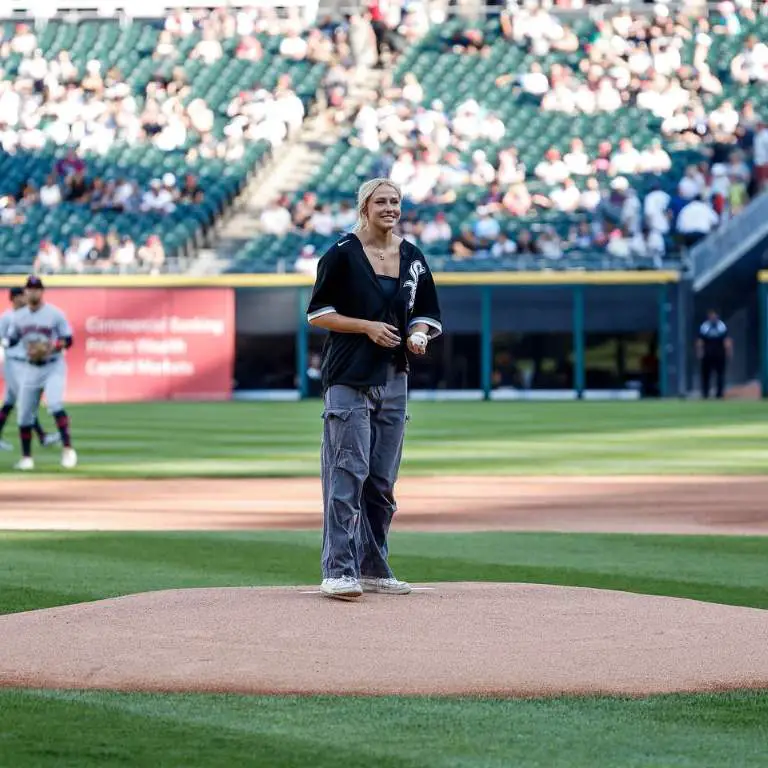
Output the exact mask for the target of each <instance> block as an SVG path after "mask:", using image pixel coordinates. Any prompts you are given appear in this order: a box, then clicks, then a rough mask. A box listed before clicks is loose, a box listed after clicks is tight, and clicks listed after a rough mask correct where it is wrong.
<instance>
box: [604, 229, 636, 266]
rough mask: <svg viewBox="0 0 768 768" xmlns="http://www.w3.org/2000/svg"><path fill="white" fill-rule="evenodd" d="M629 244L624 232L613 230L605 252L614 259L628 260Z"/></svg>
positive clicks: (629, 253) (630, 252) (630, 251)
mask: <svg viewBox="0 0 768 768" xmlns="http://www.w3.org/2000/svg"><path fill="white" fill-rule="evenodd" d="M630 242H631V241H630V238H629V235H628V234H627V233H626V232H624V231H622V230H620V229H615V230H614V231H613V232H611V234H610V235H609V237H608V245H607V246H606V247H605V250H606V251H607V252H608V253H609V254H610V255H611V256H613V257H614V258H617V259H629V258H630V257H631V256H632V250H631V247H630Z"/></svg>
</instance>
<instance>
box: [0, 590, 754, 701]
mask: <svg viewBox="0 0 768 768" xmlns="http://www.w3.org/2000/svg"><path fill="white" fill-rule="evenodd" d="M430 587H431V588H429V589H424V590H423V591H417V592H414V593H413V594H411V595H409V596H407V597H391V596H383V595H366V596H365V597H364V598H363V599H362V600H360V601H358V602H356V603H345V602H339V601H333V600H329V599H327V598H325V597H322V596H321V595H319V594H317V593H316V592H312V591H310V590H312V589H313V588H295V587H275V588H266V589H264V588H259V589H256V588H253V589H250V588H235V589H190V590H171V591H164V592H151V593H144V594H140V595H129V596H127V597H120V598H116V599H113V600H102V601H98V602H94V603H85V604H80V605H72V606H66V607H62V608H51V609H47V610H41V611H31V612H28V613H20V614H14V615H10V616H3V617H0V637H2V644H0V685H3V686H28V687H38V686H40V687H46V688H64V687H66V688H70V687H71V688H114V689H120V690H141V691H232V692H241V693H246V692H247V693H307V694H309V693H312V694H319V693H338V694H495V695H503V696H513V695H518V696H526V695H554V694H560V693H578V694H584V693H620V694H645V693H661V692H670V691H705V690H726V689H731V688H747V687H765V688H768V654H766V653H765V649H766V647H768V611H761V610H757V609H751V608H735V607H732V606H724V605H715V604H711V603H700V602H695V601H692V600H680V599H674V598H665V597H649V596H645V595H635V594H629V593H625V592H611V591H606V590H596V589H581V588H572V587H551V586H540V585H533V584H482V583H472V584H461V583H454V584H434V585H430Z"/></svg>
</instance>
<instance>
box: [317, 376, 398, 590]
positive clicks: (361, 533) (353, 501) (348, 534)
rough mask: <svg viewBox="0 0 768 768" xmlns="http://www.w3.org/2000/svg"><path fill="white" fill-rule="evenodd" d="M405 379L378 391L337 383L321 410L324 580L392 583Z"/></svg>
mask: <svg viewBox="0 0 768 768" xmlns="http://www.w3.org/2000/svg"><path fill="white" fill-rule="evenodd" d="M407 382H408V377H407V374H405V373H396V372H395V370H394V368H391V369H390V371H389V375H388V377H387V383H386V385H384V386H381V387H370V388H369V389H367V390H362V391H361V390H358V389H354V388H352V387H347V386H343V385H334V386H331V387H329V388H328V390H327V391H326V393H325V410H324V412H323V420H324V426H323V441H322V462H321V465H322V478H323V507H324V520H323V557H322V569H323V578H326V579H327V578H330V579H334V578H338V577H340V576H353V577H354V578H359V577H360V576H369V577H372V578H390V577H391V576H392V571H391V570H390V567H389V563H388V562H387V554H388V550H387V534H388V533H389V526H390V523H391V522H392V517H393V515H394V514H395V510H396V506H395V497H394V487H395V480H396V479H397V472H398V469H399V468H400V458H401V456H402V452H403V436H404V434H405V421H406V403H407V391H408V383H407Z"/></svg>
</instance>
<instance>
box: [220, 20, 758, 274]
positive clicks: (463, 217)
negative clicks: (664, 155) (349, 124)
mask: <svg viewBox="0 0 768 768" xmlns="http://www.w3.org/2000/svg"><path fill="white" fill-rule="evenodd" d="M465 27H466V22H464V21H463V20H461V19H451V20H449V21H447V22H446V23H444V24H443V25H440V26H437V27H434V28H432V30H431V31H430V32H429V33H428V35H427V36H426V37H425V38H424V39H423V40H422V41H421V42H420V43H418V44H417V45H415V46H413V47H411V48H410V49H409V50H407V51H406V52H405V54H404V55H403V56H402V57H401V59H400V61H399V64H398V66H397V71H396V80H397V81H398V82H402V78H403V75H404V74H405V73H407V72H413V73H414V74H415V75H416V77H417V78H418V80H419V83H420V84H421V85H422V87H423V89H424V100H423V101H424V103H425V104H430V103H431V102H432V101H433V100H435V99H439V100H440V101H442V102H443V105H444V107H445V110H446V111H447V112H448V113H452V112H453V110H454V109H455V108H456V106H458V105H459V104H460V103H461V102H463V101H465V100H467V99H469V98H473V99H475V100H476V101H478V102H479V103H480V104H481V105H482V106H483V107H485V108H488V109H490V110H493V111H495V112H496V113H498V115H499V116H500V117H501V119H502V120H503V121H504V123H505V125H506V128H507V132H506V136H505V138H504V139H503V140H502V142H501V143H499V144H494V143H491V142H476V143H474V144H472V146H471V147H470V148H469V150H468V151H467V152H466V153H464V155H463V158H462V159H463V160H464V161H469V158H470V156H471V154H472V152H473V151H475V150H477V149H482V150H485V152H486V154H487V156H488V159H489V160H490V161H491V162H495V161H496V159H497V156H498V151H499V150H500V149H501V148H503V147H505V146H508V145H509V144H510V143H514V144H515V145H516V146H517V148H518V151H519V157H520V159H521V161H522V162H523V163H525V165H526V167H527V169H528V174H529V178H528V180H527V186H528V189H529V191H530V193H531V194H535V193H537V192H545V191H546V190H545V186H544V185H543V184H542V183H541V182H540V181H538V180H536V179H535V178H531V171H532V169H533V168H534V167H535V166H536V164H537V163H538V162H539V161H540V160H541V159H542V157H543V155H544V152H545V151H546V150H547V149H548V148H549V147H556V148H558V149H560V150H561V151H564V150H566V149H567V146H568V142H569V141H570V140H571V139H572V138H574V137H580V138H582V139H583V141H584V144H585V149H586V151H587V153H588V154H589V155H590V156H593V157H594V156H595V154H596V150H597V145H598V143H599V142H600V141H602V140H606V139H607V140H611V141H613V142H615V141H616V140H617V139H619V138H621V137H627V138H629V139H631V140H632V142H633V144H634V146H635V147H636V148H638V149H640V150H642V149H644V148H645V147H647V146H648V145H649V144H650V142H651V141H652V140H653V139H655V138H659V136H660V126H661V120H660V119H659V118H657V117H655V116H654V115H653V114H652V113H650V112H648V111H646V110H643V109H640V108H637V107H625V108H622V109H620V110H618V111H617V112H615V113H612V114H609V113H597V114H594V115H585V114H579V115H576V116H572V115H568V114H565V113H558V112H546V113H545V112H543V111H541V110H540V108H539V106H538V102H537V101H536V100H535V99H533V98H531V97H529V96H527V95H526V94H524V93H523V94H513V93H512V92H511V90H510V89H508V88H499V87H497V86H496V84H495V80H496V78H497V77H499V76H500V75H504V74H507V73H510V72H512V73H523V72H526V71H528V70H529V68H530V65H531V64H532V63H533V62H534V61H537V62H539V63H540V64H542V66H543V67H544V69H545V70H546V69H548V67H549V66H550V65H551V64H553V63H555V62H558V63H567V64H568V65H569V66H571V67H572V68H574V69H576V68H577V67H578V64H579V60H580V59H581V57H582V56H583V55H584V54H583V48H584V46H585V44H587V43H588V42H589V41H590V39H591V38H592V37H593V36H594V34H595V33H596V27H595V26H594V24H593V22H592V21H590V20H589V19H586V18H583V19H577V20H575V21H574V22H573V25H572V28H573V30H574V32H575V33H576V34H577V35H578V37H579V41H580V50H579V51H577V52H575V53H569V54H566V53H554V52H553V53H550V54H548V55H546V56H544V57H535V56H534V55H532V54H529V53H527V52H526V50H525V49H524V48H523V47H521V46H517V45H515V44H512V43H510V42H508V41H506V40H505V39H504V38H503V37H502V35H501V32H500V27H499V22H498V19H497V18H489V19H487V20H486V21H485V22H484V29H483V31H484V35H485V40H486V42H487V43H488V45H489V46H490V49H491V51H490V55H488V56H477V55H475V56H470V55H464V54H456V53H454V52H453V51H451V50H450V45H449V43H448V41H449V40H450V38H451V36H452V35H453V34H454V33H455V32H458V31H460V30H461V29H462V28H465ZM749 34H757V35H758V36H759V37H760V38H761V39H763V40H765V39H768V17H766V16H762V17H758V18H757V19H756V21H755V22H754V23H751V22H746V21H745V22H744V23H743V28H742V32H741V34H740V35H734V36H730V37H729V36H722V35H714V36H713V45H712V49H711V53H710V57H709V61H710V65H711V67H712V69H713V71H714V72H715V74H717V75H718V76H719V78H720V79H721V81H722V82H723V86H724V92H723V94H722V95H720V96H712V95H705V96H704V97H703V102H704V105H705V107H706V108H707V109H712V108H714V107H716V106H717V105H718V104H720V103H722V101H724V100H726V99H730V100H731V101H732V102H733V103H734V104H735V105H736V107H737V108H739V107H740V106H741V105H742V104H743V103H744V101H745V100H747V99H751V100H752V101H753V102H754V105H755V110H756V112H757V113H758V114H760V113H761V110H762V113H763V114H765V110H766V108H768V90H767V89H766V88H765V86H764V85H760V84H753V85H741V84H739V83H735V82H733V81H732V80H731V79H730V76H729V73H728V65H729V63H730V61H731V60H732V58H733V57H734V56H735V55H736V53H738V52H739V50H741V48H742V46H743V41H744V39H745V37H746V36H747V35H749ZM693 47H694V44H693V41H687V42H686V43H685V45H684V48H683V53H682V55H683V63H684V64H691V63H692V57H693ZM665 148H666V149H667V151H668V152H669V154H670V157H671V159H672V168H671V170H670V172H669V173H667V174H665V175H664V176H662V177H657V176H655V175H636V176H633V175H629V176H627V179H628V181H629V183H630V185H631V186H632V187H633V188H634V189H636V190H637V191H638V194H639V195H640V196H641V197H642V195H643V194H644V193H645V192H646V191H647V190H648V189H649V187H650V185H651V184H652V183H654V182H657V181H659V182H660V183H661V185H662V187H663V188H665V189H666V190H667V191H671V190H673V189H674V188H675V187H676V185H677V182H678V181H679V179H680V177H681V176H682V175H683V169H684V168H685V166H687V165H688V164H690V163H691V162H697V161H700V160H702V159H705V157H706V155H705V154H704V153H703V152H702V151H701V150H699V149H691V148H681V147H679V146H665ZM374 160H375V158H374V155H373V154H372V153H370V152H368V151H367V150H365V149H363V148H361V147H359V146H353V145H352V144H350V143H349V142H348V141H346V140H344V141H341V142H339V143H338V144H337V145H336V146H335V147H333V149H332V150H331V151H329V152H328V153H327V154H326V156H325V158H324V162H323V164H322V165H321V167H320V168H319V169H318V171H317V173H316V174H315V176H314V177H313V179H312V180H311V181H310V183H309V184H308V185H307V187H306V189H309V190H312V191H313V192H315V193H317V195H318V197H319V199H320V200H321V201H337V200H340V199H346V200H354V196H355V193H356V189H357V187H358V185H359V183H360V182H361V181H362V180H363V179H364V178H366V177H369V176H370V174H371V169H372V166H373V165H374ZM574 180H575V181H576V183H577V185H578V186H581V185H582V184H583V181H584V179H580V178H579V177H577V178H575V179H574ZM601 181H603V182H605V181H606V179H605V178H604V177H603V178H602V179H601ZM304 191H305V190H299V191H298V192H297V194H296V199H298V197H299V196H300V195H301V194H302V193H303V192H304ZM481 196H482V190H479V189H478V188H472V189H466V190H462V191H461V192H460V194H459V200H458V201H457V202H456V203H453V204H451V205H449V206H445V207H443V210H444V211H445V214H446V217H447V220H448V222H449V223H450V224H451V227H452V229H453V231H454V233H456V232H458V231H459V230H461V229H462V228H464V227H465V226H466V225H467V224H468V223H469V221H470V219H471V217H472V215H473V213H474V211H475V206H476V203H477V201H478V199H479V198H480V197H481ZM433 212H434V211H433V210H432V209H430V207H429V206H419V215H420V216H424V218H429V216H430V214H431V213H433ZM580 218H583V215H581V216H580V215H578V214H563V213H559V212H555V211H543V212H542V211H541V210H537V211H536V212H535V213H532V214H531V215H530V216H528V217H523V218H517V219H512V218H510V217H506V218H505V220H504V228H505V230H506V231H507V232H508V233H509V234H510V235H514V233H515V231H517V230H518V229H519V228H521V227H525V228H527V229H533V230H534V231H535V230H536V229H537V228H538V227H541V226H542V225H548V224H549V225H553V226H554V227H555V229H556V230H557V231H558V232H559V233H560V234H564V233H565V232H567V231H568V229H569V228H570V227H571V226H573V225H574V224H575V223H576V222H578V221H579V219H580ZM333 241H334V238H333V237H331V238H323V237H318V236H316V235H311V236H308V237H301V236H297V235H291V236H289V237H285V238H275V237H270V236H262V237H259V238H257V239H255V240H253V241H252V242H250V243H248V244H247V245H246V247H245V248H244V249H243V250H242V251H241V253H240V254H239V255H238V257H237V259H236V260H235V262H234V263H233V265H232V270H233V271H238V272H240V271H248V272H250V271H255V272H261V271H274V269H275V268H276V265H285V266H286V267H287V268H288V269H289V270H290V269H291V266H290V265H291V264H292V262H293V260H295V258H296V254H297V253H298V251H299V249H300V248H301V246H302V245H303V244H304V243H307V242H309V243H312V244H313V245H315V246H316V247H318V248H319V249H321V250H322V249H323V248H324V247H326V246H328V245H329V244H330V243H332V242H333ZM670 245H672V243H670ZM425 250H426V251H427V253H430V249H425ZM445 251H446V248H445V246H444V245H440V246H438V247H437V248H436V249H435V248H433V249H432V250H431V253H432V255H433V263H434V264H435V266H436V267H437V268H438V269H446V270H464V269H472V270H478V269H506V268H537V267H540V266H542V265H544V264H546V266H548V267H552V266H553V264H552V262H551V261H549V260H547V259H541V260H537V259H535V258H533V259H517V258H516V257H513V258H511V259H508V260H488V261H487V262H483V261H478V260H476V259H475V260H472V261H471V262H469V263H466V262H460V261H458V262H457V261H452V260H451V259H450V257H449V255H448V254H447V253H446V252H445ZM668 255H669V256H671V261H670V263H671V264H672V266H674V265H675V263H676V262H675V259H677V258H679V257H678V256H677V254H674V253H672V254H670V253H669V251H668ZM612 266H617V267H618V268H626V267H627V266H628V262H627V261H626V260H623V259H620V260H615V259H611V258H610V257H608V256H606V254H604V253H594V254H582V253H579V254H575V255H574V256H573V257H572V258H569V259H566V260H561V263H560V264H559V265H556V268H577V269H605V268H611V267H612ZM631 266H635V267H640V268H645V267H649V268H650V267H652V265H651V264H648V263H646V262H644V261H643V260H640V261H635V262H632V264H631Z"/></svg>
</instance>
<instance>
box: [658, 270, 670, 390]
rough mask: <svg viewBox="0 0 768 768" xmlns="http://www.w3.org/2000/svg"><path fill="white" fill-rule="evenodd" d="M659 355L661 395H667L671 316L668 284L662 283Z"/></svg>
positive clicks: (660, 291)
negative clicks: (668, 305) (669, 312)
mask: <svg viewBox="0 0 768 768" xmlns="http://www.w3.org/2000/svg"><path fill="white" fill-rule="evenodd" d="M658 347H659V349H658V352H657V354H658V357H659V397H666V396H667V376H668V360H667V354H668V352H669V317H668V316H667V286H666V284H664V283H662V284H660V285H659V335H658Z"/></svg>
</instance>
